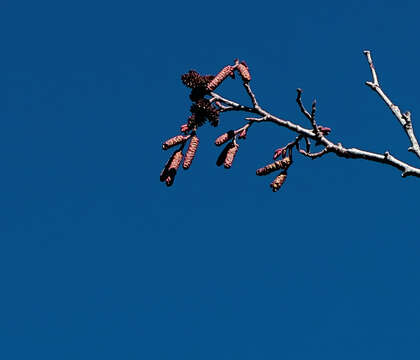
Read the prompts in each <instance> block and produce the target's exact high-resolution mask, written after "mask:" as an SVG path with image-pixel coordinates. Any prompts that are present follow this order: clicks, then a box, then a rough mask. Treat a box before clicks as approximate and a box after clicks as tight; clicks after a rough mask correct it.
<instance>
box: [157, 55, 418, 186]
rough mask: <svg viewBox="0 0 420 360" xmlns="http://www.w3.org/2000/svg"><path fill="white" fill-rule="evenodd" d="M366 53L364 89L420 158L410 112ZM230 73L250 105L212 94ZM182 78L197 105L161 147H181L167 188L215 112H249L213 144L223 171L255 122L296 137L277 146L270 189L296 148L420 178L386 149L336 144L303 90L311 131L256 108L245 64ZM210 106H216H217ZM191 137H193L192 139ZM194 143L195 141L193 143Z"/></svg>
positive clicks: (313, 156)
mask: <svg viewBox="0 0 420 360" xmlns="http://www.w3.org/2000/svg"><path fill="white" fill-rule="evenodd" d="M364 54H365V56H366V58H367V61H368V64H369V67H370V70H371V74H372V80H373V81H367V82H366V85H368V86H369V87H370V88H371V89H372V90H373V91H375V92H376V93H377V94H378V95H379V97H380V98H381V99H382V100H383V101H384V102H385V104H386V105H387V106H388V107H389V108H390V110H391V111H392V112H393V114H394V116H395V117H396V118H397V119H398V121H399V122H400V124H401V126H402V127H403V129H404V131H405V132H406V134H407V136H408V138H409V140H410V142H411V145H412V146H410V148H409V151H411V152H413V153H415V154H416V155H417V156H418V157H419V158H420V146H419V144H418V141H417V139H416V137H415V135H414V130H413V126H412V122H411V114H410V112H406V113H401V111H400V109H399V107H398V106H396V105H395V104H393V103H392V102H391V100H390V99H389V98H388V97H387V95H386V94H385V93H384V91H383V90H382V88H381V87H380V85H379V81H378V76H377V73H376V70H375V67H374V65H373V61H372V57H371V54H370V51H367V50H366V51H364ZM234 71H238V72H239V73H240V76H241V78H242V81H243V85H244V88H245V90H246V92H247V94H248V96H249V98H250V100H251V103H252V106H247V105H242V104H239V103H237V102H236V101H233V100H230V99H227V98H224V97H223V96H221V95H219V94H218V93H216V92H214V90H215V89H216V87H218V86H219V85H220V84H221V82H222V81H224V80H225V79H226V78H227V77H228V76H232V77H234V76H233V75H234ZM181 79H182V81H183V82H184V84H185V85H186V86H188V87H190V88H192V93H191V95H190V98H191V100H192V101H194V102H195V103H194V104H193V106H191V112H192V115H191V116H190V117H189V118H188V123H187V124H184V125H182V127H181V132H183V133H184V135H178V136H175V137H173V138H171V139H168V140H167V141H166V142H165V143H164V144H163V148H164V150H166V149H167V148H169V147H172V146H175V145H180V147H179V149H178V150H176V151H175V153H174V155H172V157H171V158H170V161H169V162H168V163H167V165H166V167H165V169H164V171H163V172H162V173H161V181H166V183H167V185H168V186H171V185H172V183H173V179H174V176H175V174H176V171H177V169H178V167H179V163H180V161H181V158H182V156H181V158H180V155H182V149H183V148H184V146H185V144H186V143H187V142H188V141H190V146H189V148H188V151H187V153H188V154H189V155H188V154H187V155H188V156H189V157H188V159H189V163H188V164H190V163H191V161H192V158H193V157H194V154H195V151H196V149H197V145H198V138H197V135H196V130H197V128H198V127H200V126H202V125H203V124H204V122H205V121H206V119H207V120H209V122H210V123H211V124H212V125H213V126H217V124H218V122H219V114H220V113H223V112H227V111H238V112H243V113H246V114H251V115H252V116H250V117H245V120H246V121H247V123H246V124H245V125H244V126H242V127H239V128H238V129H236V130H230V131H228V132H227V133H224V134H222V135H220V136H219V137H218V138H217V139H216V141H215V144H216V145H217V146H220V145H222V144H224V143H227V145H226V146H225V148H224V149H223V151H222V153H221V154H220V156H219V158H218V160H217V164H218V165H220V164H222V163H225V168H230V167H231V166H232V162H233V161H234V158H235V156H236V153H237V152H238V148H239V144H238V143H237V140H238V139H240V140H244V139H246V136H247V132H248V131H249V129H250V127H251V125H252V124H254V123H258V124H261V123H264V122H271V123H274V124H276V125H277V126H280V127H283V128H286V129H288V130H290V131H292V132H294V133H295V134H296V135H297V136H296V138H295V139H294V140H293V141H291V142H289V143H288V144H287V145H285V146H283V147H280V148H279V149H277V150H276V151H275V152H274V156H273V157H274V159H276V158H278V157H280V156H281V157H282V160H278V161H276V162H275V163H272V164H269V165H267V169H270V171H269V172H272V171H275V170H279V169H280V170H282V172H281V173H280V175H278V176H277V178H276V179H275V180H274V181H273V182H272V183H271V187H272V189H273V191H277V190H278V189H279V188H280V187H281V186H282V184H283V183H284V182H285V180H286V176H287V170H288V168H289V166H290V165H291V164H292V163H293V160H292V155H293V149H294V148H295V149H296V150H297V151H298V152H299V153H300V154H302V155H303V156H305V157H308V158H311V159H318V158H321V157H322V156H324V155H326V154H328V153H334V154H335V155H337V156H338V157H341V158H346V159H363V160H367V161H373V162H377V163H381V164H385V165H389V166H391V167H394V168H396V169H397V170H399V171H401V173H402V176H403V177H407V176H415V177H419V178H420V168H418V167H414V166H412V165H410V164H408V163H406V162H404V161H401V160H399V159H397V158H396V157H395V156H393V155H391V154H390V153H389V151H385V152H384V153H375V152H370V151H366V150H362V149H358V148H353V147H351V148H346V147H344V146H343V145H342V144H341V143H339V142H338V143H334V142H332V141H331V140H329V139H328V138H327V136H328V135H329V133H330V132H331V129H330V128H328V127H325V126H320V125H318V124H317V121H316V119H315V114H316V101H315V100H314V101H313V103H312V108H311V112H309V111H308V110H306V108H305V106H304V105H303V102H302V89H297V97H296V102H297V104H298V107H299V109H300V111H301V112H302V114H303V115H304V116H305V117H306V118H307V119H308V120H309V121H310V124H311V128H305V127H302V126H300V125H298V124H297V123H296V122H295V121H291V120H287V119H283V118H280V117H277V116H275V115H273V114H271V113H269V112H268V111H267V110H264V109H263V108H262V107H261V106H260V105H259V103H258V101H257V97H256V96H255V94H254V92H253V91H252V89H251V86H250V80H251V75H250V73H249V69H248V66H247V65H246V63H245V62H239V60H236V61H235V65H234V66H230V65H227V66H226V67H224V68H223V69H222V70H221V71H220V72H219V74H217V75H216V76H211V75H206V76H202V75H200V74H198V73H197V72H195V71H193V70H191V71H190V72H189V73H187V74H184V75H183V76H182V77H181ZM203 84H204V85H203ZM205 96H211V98H210V99H207V98H205ZM213 104H214V105H216V106H217V108H216V107H215V106H214V105H213ZM188 133H190V135H186V134H188ZM191 135H193V136H192V137H191ZM190 137H191V140H190ZM193 139H194V142H192V140H193ZM310 139H312V140H315V145H321V146H323V149H322V150H320V151H318V152H311V142H310ZM302 140H304V141H305V145H306V149H305V150H303V149H301V147H300V142H301V141H302ZM226 164H227V165H226ZM184 167H185V166H184ZM188 167H189V165H188ZM185 168H186V167H185ZM269 172H268V170H267V171H265V172H264V173H265V174H267V173H269ZM162 174H163V175H162ZM257 174H258V172H257ZM165 177H166V180H165V179H163V180H162V178H165Z"/></svg>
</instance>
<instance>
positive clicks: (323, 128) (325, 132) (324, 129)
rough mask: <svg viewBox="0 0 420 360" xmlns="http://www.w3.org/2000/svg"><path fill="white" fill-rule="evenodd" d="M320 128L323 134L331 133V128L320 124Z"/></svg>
mask: <svg viewBox="0 0 420 360" xmlns="http://www.w3.org/2000/svg"><path fill="white" fill-rule="evenodd" d="M318 130H319V131H320V132H322V134H323V135H329V133H330V132H331V128H329V127H326V126H318Z"/></svg>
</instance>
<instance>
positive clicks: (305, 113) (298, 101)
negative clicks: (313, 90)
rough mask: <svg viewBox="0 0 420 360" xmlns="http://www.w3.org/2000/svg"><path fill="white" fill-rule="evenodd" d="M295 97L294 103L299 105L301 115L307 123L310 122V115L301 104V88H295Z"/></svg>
mask: <svg viewBox="0 0 420 360" xmlns="http://www.w3.org/2000/svg"><path fill="white" fill-rule="evenodd" d="M296 91H297V97H296V102H297V104H298V105H299V108H300V111H301V112H302V114H303V115H305V116H306V117H307V118H308V119H309V121H312V117H311V114H309V112H308V111H307V110H306V109H305V106H304V105H303V103H302V92H303V91H302V89H301V88H297V89H296Z"/></svg>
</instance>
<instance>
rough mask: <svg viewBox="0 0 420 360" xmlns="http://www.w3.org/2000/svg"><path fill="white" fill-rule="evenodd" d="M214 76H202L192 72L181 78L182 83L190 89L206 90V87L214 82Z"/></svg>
mask: <svg viewBox="0 0 420 360" xmlns="http://www.w3.org/2000/svg"><path fill="white" fill-rule="evenodd" d="M213 78H214V76H212V75H204V76H202V75H200V74H199V73H198V72H197V71H195V70H190V71H189V72H187V73H186V74H184V75H182V76H181V81H182V82H183V84H184V85H185V86H187V87H189V88H192V89H195V88H198V87H203V88H205V87H206V85H207V84H208V83H209V82H210V81H211V80H213Z"/></svg>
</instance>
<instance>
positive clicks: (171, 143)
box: [162, 135, 188, 150]
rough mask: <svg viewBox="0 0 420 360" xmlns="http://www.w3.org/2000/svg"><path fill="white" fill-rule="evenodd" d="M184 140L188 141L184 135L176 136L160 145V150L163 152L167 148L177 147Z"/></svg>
mask: <svg viewBox="0 0 420 360" xmlns="http://www.w3.org/2000/svg"><path fill="white" fill-rule="evenodd" d="M186 139H188V138H187V137H186V136H184V135H177V136H174V137H172V138H170V139H168V140H166V141H165V142H164V143H163V144H162V149H163V150H168V149H169V148H171V147H172V146H175V145H178V144H180V143H182V142H184V141H185V140H186Z"/></svg>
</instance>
